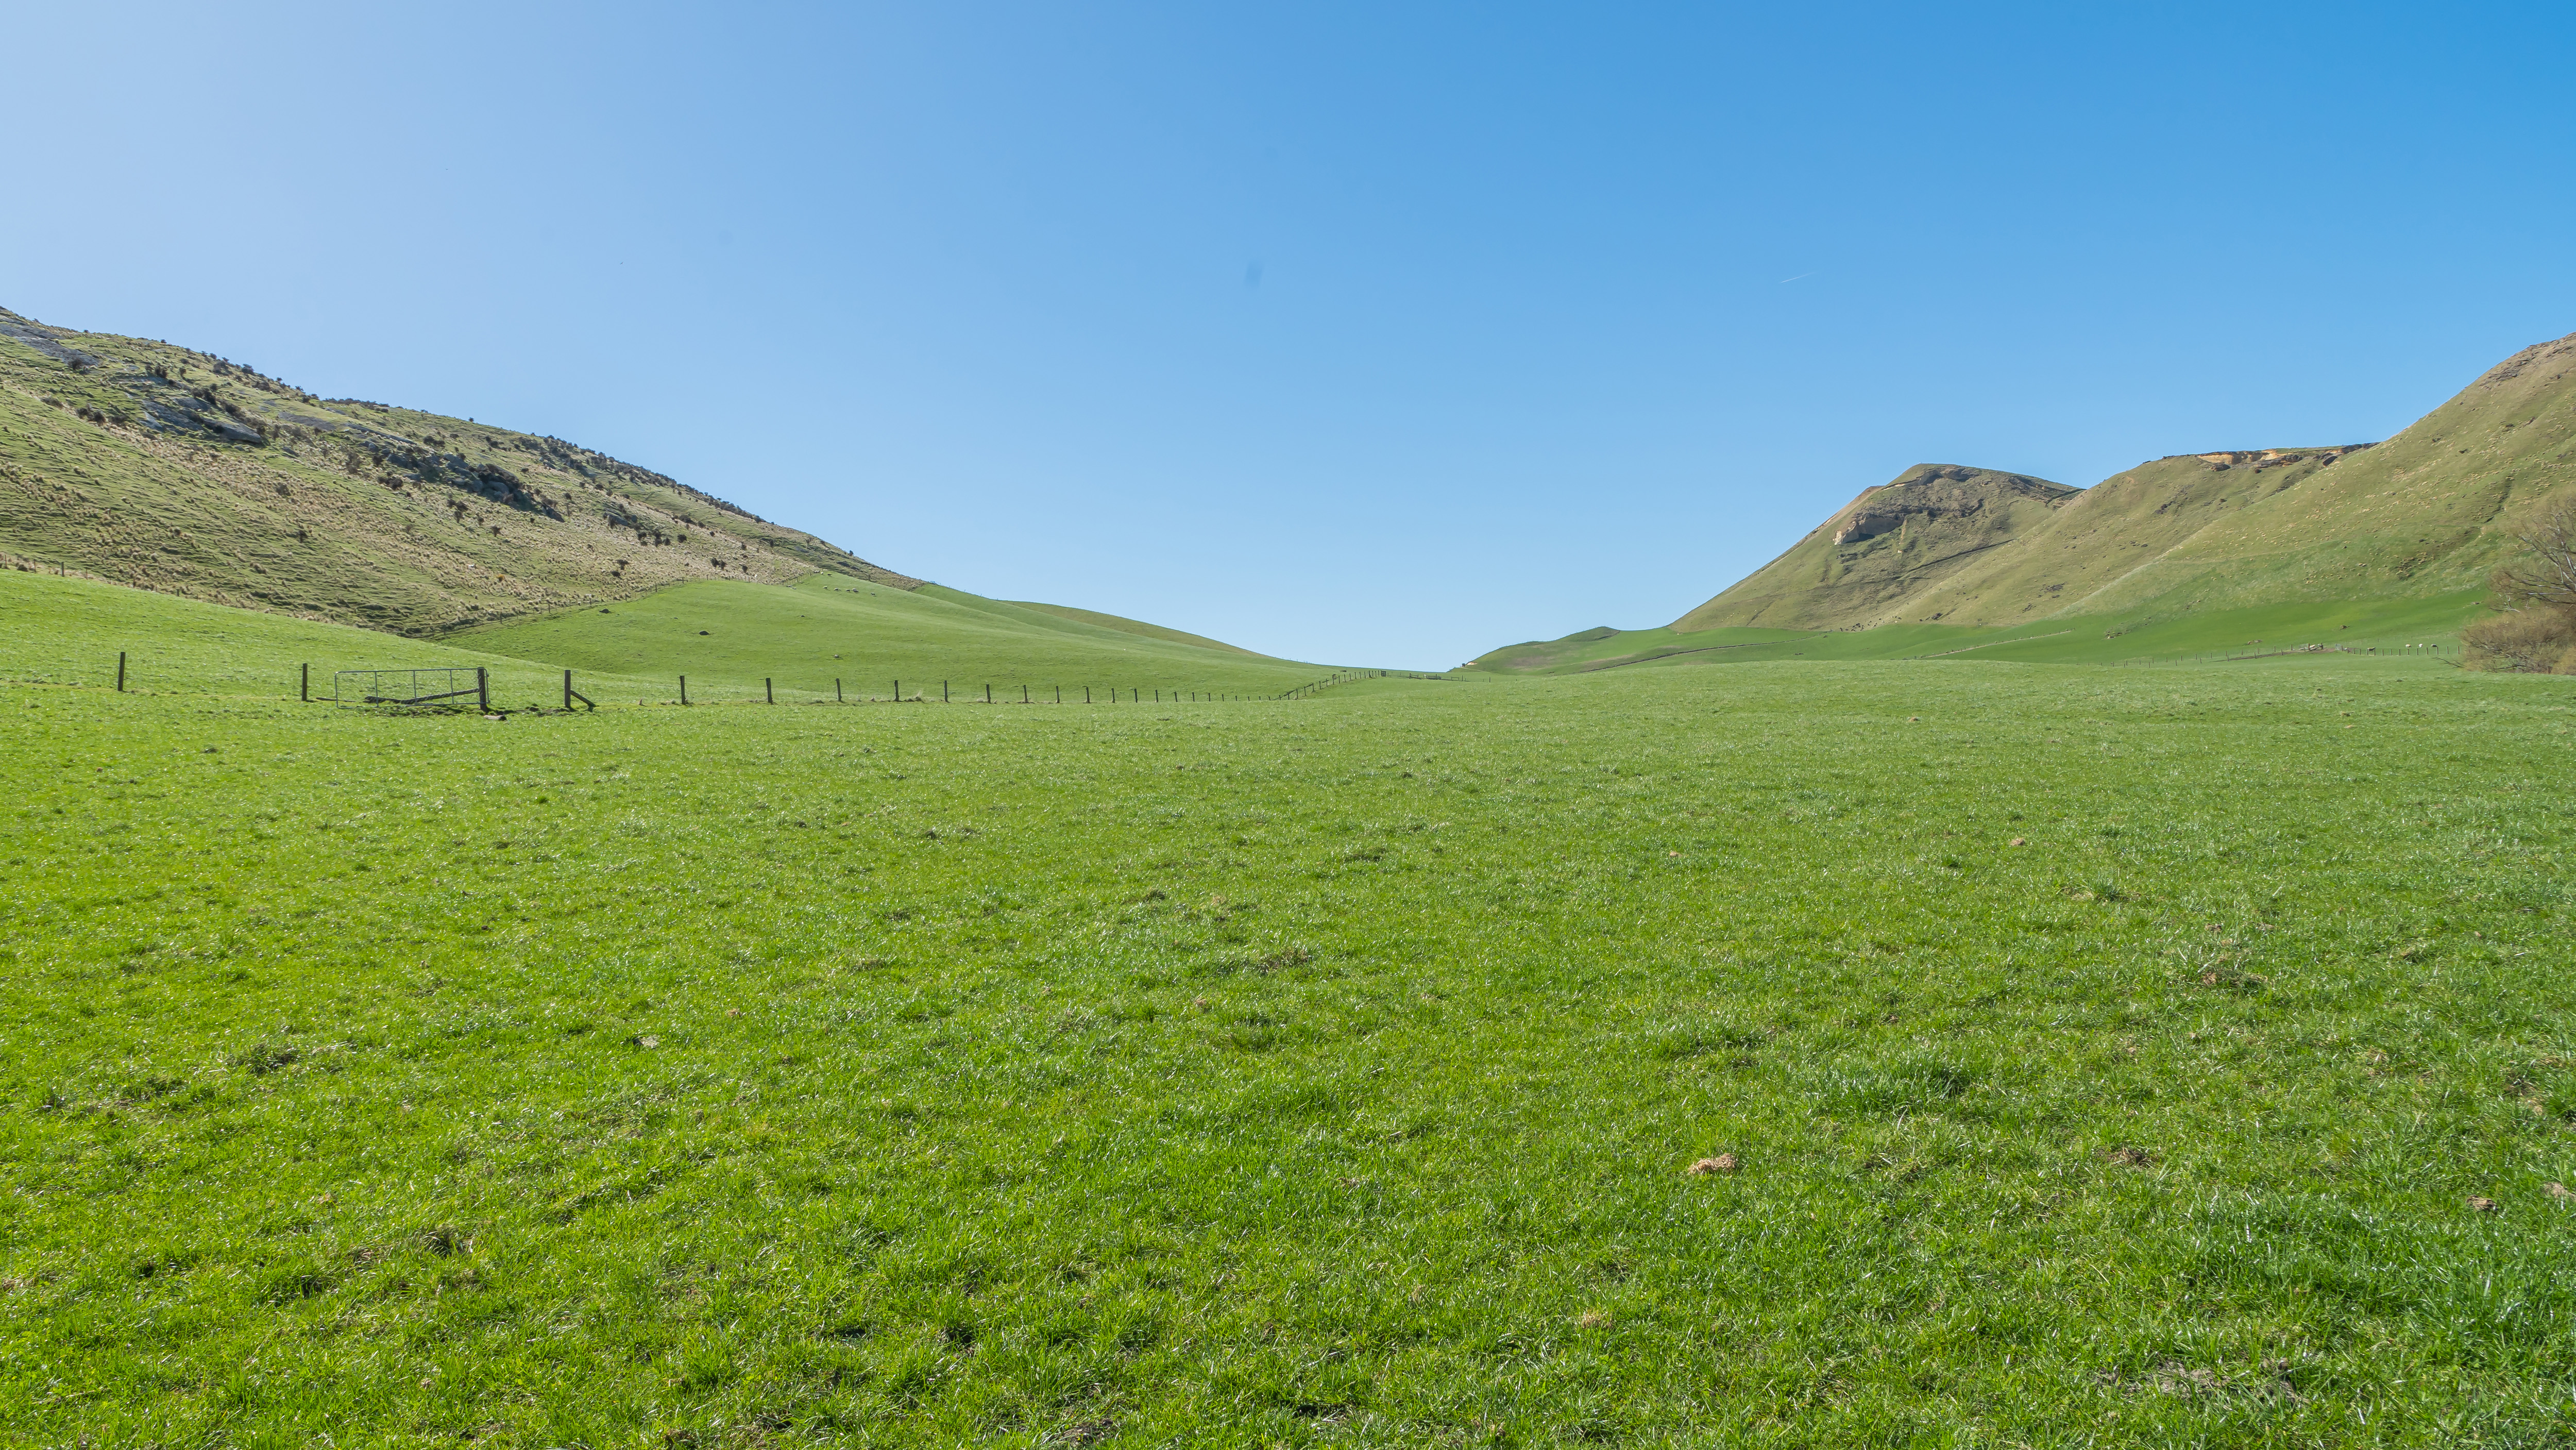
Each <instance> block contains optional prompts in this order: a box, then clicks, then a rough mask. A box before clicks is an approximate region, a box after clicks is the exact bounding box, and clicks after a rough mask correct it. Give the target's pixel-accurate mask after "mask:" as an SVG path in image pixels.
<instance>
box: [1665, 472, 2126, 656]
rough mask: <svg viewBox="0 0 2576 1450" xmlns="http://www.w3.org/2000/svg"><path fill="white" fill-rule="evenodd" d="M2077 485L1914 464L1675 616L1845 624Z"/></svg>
mask: <svg viewBox="0 0 2576 1450" xmlns="http://www.w3.org/2000/svg"><path fill="white" fill-rule="evenodd" d="M2079 493H2080V490H2077V489H2073V488H2069V487H2067V486H2066V485H2065V484H2062V483H2051V482H2049V481H2048V480H2046V479H2043V478H2032V477H2029V476H2028V475H2026V474H2019V473H1998V472H1996V471H1994V470H1992V469H1985V468H1962V467H1959V466H1957V465H1955V464H1944V463H1923V464H1917V465H1915V466H1914V467H1912V468H1909V469H1907V470H1906V471H1905V472H1903V473H1901V474H1899V475H1897V476H1896V478H1895V479H1894V481H1892V482H1889V483H1884V484H1880V485H1879V486H1877V487H1875V488H1868V489H1863V490H1862V491H1861V494H1860V497H1858V498H1855V499H1853V500H1852V501H1851V502H1850V503H1847V504H1845V505H1843V506H1842V507H1841V508H1839V509H1837V510H1835V511H1834V513H1833V516H1832V517H1830V518H1828V519H1826V520H1825V521H1824V522H1823V523H1821V524H1818V525H1817V526H1816V527H1815V528H1813V529H1811V530H1809V531H1808V533H1807V536H1806V537H1805V538H1803V539H1800V540H1799V541H1798V542H1797V543H1795V544H1793V545H1791V546H1790V547H1789V550H1788V552H1786V553H1784V554H1782V555H1781V556H1780V557H1779V558H1777V559H1774V560H1772V561H1771V562H1770V563H1768V564H1765V565H1763V566H1762V567H1761V568H1760V569H1758V570H1756V571H1755V572H1754V573H1753V574H1752V575H1751V576H1749V577H1748V578H1746V579H1745V580H1744V581H1743V582H1742V583H1739V584H1737V585H1735V586H1734V587H1733V588H1731V589H1729V590H1727V591H1726V592H1725V593H1723V594H1720V595H1719V596H1717V597H1716V598H1715V599H1712V600H1710V601H1709V602H1707V603H1706V604H1703V605H1701V606H1700V607H1699V608H1697V609H1694V610H1692V611H1691V612H1690V613H1689V614H1686V615H1684V616H1683V617H1682V618H1681V619H1679V620H1677V621H1675V622H1674V624H1673V628H1675V629H1680V630H1692V629H1712V628H1716V627H1718V626H1720V625H1737V626H1763V627H1768V628H1772V629H1836V628H1849V627H1851V626H1852V625H1853V624H1855V623H1858V622H1860V621H1861V620H1864V619H1868V620H1871V621H1872V622H1876V620H1875V616H1877V615H1880V614H1883V613H1885V612H1886V611H1888V610H1890V609H1901V608H1903V607H1904V604H1905V602H1906V601H1908V600H1910V599H1913V598H1914V597H1916V596H1918V595H1920V594H1921V593H1922V592H1923V591H1924V590H1926V589H1928V588H1931V587H1932V586H1934V585H1936V584H1938V583H1940V582H1941V581H1943V580H1945V579H1948V578H1950V577H1952V576H1954V575H1956V574H1957V573H1958V572H1959V571H1960V570H1961V569H1964V568H1967V567H1970V566H1971V565H1972V564H1973V563H1974V562H1975V561H1977V560H1978V559H1979V558H1980V557H1982V556H1983V555H1985V554H1987V553H1989V552H1991V551H1993V550H1995V549H1999V548H2002V547H2005V546H2007V545H2009V544H2011V543H2012V542H2013V541H2014V540H2015V539H2017V538H2022V537H2026V536H2027V535H2029V534H2030V533H2032V532H2034V531H2035V530H2037V529H2038V528H2040V527H2041V525H2042V524H2044V523H2045V522H2046V521H2047V520H2048V518H2049V517H2050V516H2051V515H2052V514H2054V513H2055V512H2056V511H2057V510H2058V509H2060V508H2063V507H2064V506H2065V505H2066V503H2067V501H2068V500H2069V499H2072V498H2075V497H2077V496H2078V495H2079Z"/></svg>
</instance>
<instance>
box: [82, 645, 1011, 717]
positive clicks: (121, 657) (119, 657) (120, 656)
mask: <svg viewBox="0 0 2576 1450" xmlns="http://www.w3.org/2000/svg"><path fill="white" fill-rule="evenodd" d="M117 658H118V659H120V660H121V659H123V658H125V656H123V655H118V656H117ZM1028 702H1029V687H1028V686H1026V685H1022V686H1020V703H1021V704H1023V705H1025V704H1027V703H1028Z"/></svg>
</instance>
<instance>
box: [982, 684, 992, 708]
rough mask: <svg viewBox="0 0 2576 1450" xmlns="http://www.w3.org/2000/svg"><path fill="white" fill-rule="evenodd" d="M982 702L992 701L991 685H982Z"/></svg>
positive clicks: (988, 702) (989, 702)
mask: <svg viewBox="0 0 2576 1450" xmlns="http://www.w3.org/2000/svg"><path fill="white" fill-rule="evenodd" d="M984 703H985V704H987V705H989V704H991V703H993V687H992V686H990V685H986V686H985V687H984Z"/></svg>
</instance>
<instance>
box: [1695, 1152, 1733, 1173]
mask: <svg viewBox="0 0 2576 1450" xmlns="http://www.w3.org/2000/svg"><path fill="white" fill-rule="evenodd" d="M1687 1171H1688V1172H1689V1174H1690V1176H1691V1177H1693V1178H1705V1177H1707V1176H1708V1175H1709V1174H1711V1173H1732V1172H1734V1171H1735V1155H1734V1154H1732V1153H1720V1154H1718V1155H1717V1156H1716V1157H1714V1158H1702V1159H1701V1160H1699V1161H1698V1162H1696V1163H1693V1164H1692V1165H1691V1166H1690V1168H1689V1169H1688V1170H1687Z"/></svg>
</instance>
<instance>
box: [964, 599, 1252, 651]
mask: <svg viewBox="0 0 2576 1450" xmlns="http://www.w3.org/2000/svg"><path fill="white" fill-rule="evenodd" d="M1011 602H1012V603H1013V604H1014V605H1015V606H1016V607H1017V608H1021V609H1035V610H1038V611H1040V612H1042V613H1046V614H1052V615H1055V616H1056V617H1058V618H1060V619H1069V620H1072V621H1073V622H1074V623H1076V624H1093V625H1098V626H1099V627H1100V628H1102V629H1114V630H1117V631H1119V632H1120V633H1122V634H1141V635H1143V636H1145V637H1146V638H1147V639H1159V640H1165V641H1168V642H1169V643H1172V644H1194V645H1197V646H1199V647H1200V648H1202V649H1221V650H1231V651H1232V652H1234V653H1235V654H1239V655H1251V656H1252V657H1253V658H1254V659H1268V658H1270V656H1268V655H1264V654H1257V653H1255V652H1254V651H1251V650H1248V649H1245V648H1244V647H1243V646H1241V645H1234V644H1227V643H1226V642H1225V641H1224V640H1221V639H1210V638H1208V637H1207V636H1206V635H1203V634H1191V633H1189V632H1188V631H1186V630H1178V629H1166V628H1164V627H1163V626H1162V625H1159V624H1147V623H1146V622H1145V621H1143V620H1141V619H1128V618H1125V617H1124V616H1121V615H1116V614H1102V613H1101V612H1099V611H1098V610H1096V609H1076V608H1074V607H1073V606H1071V605H1069V604H1037V603H1032V602H1030V601H1027V600H1014V601H1011Z"/></svg>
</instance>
